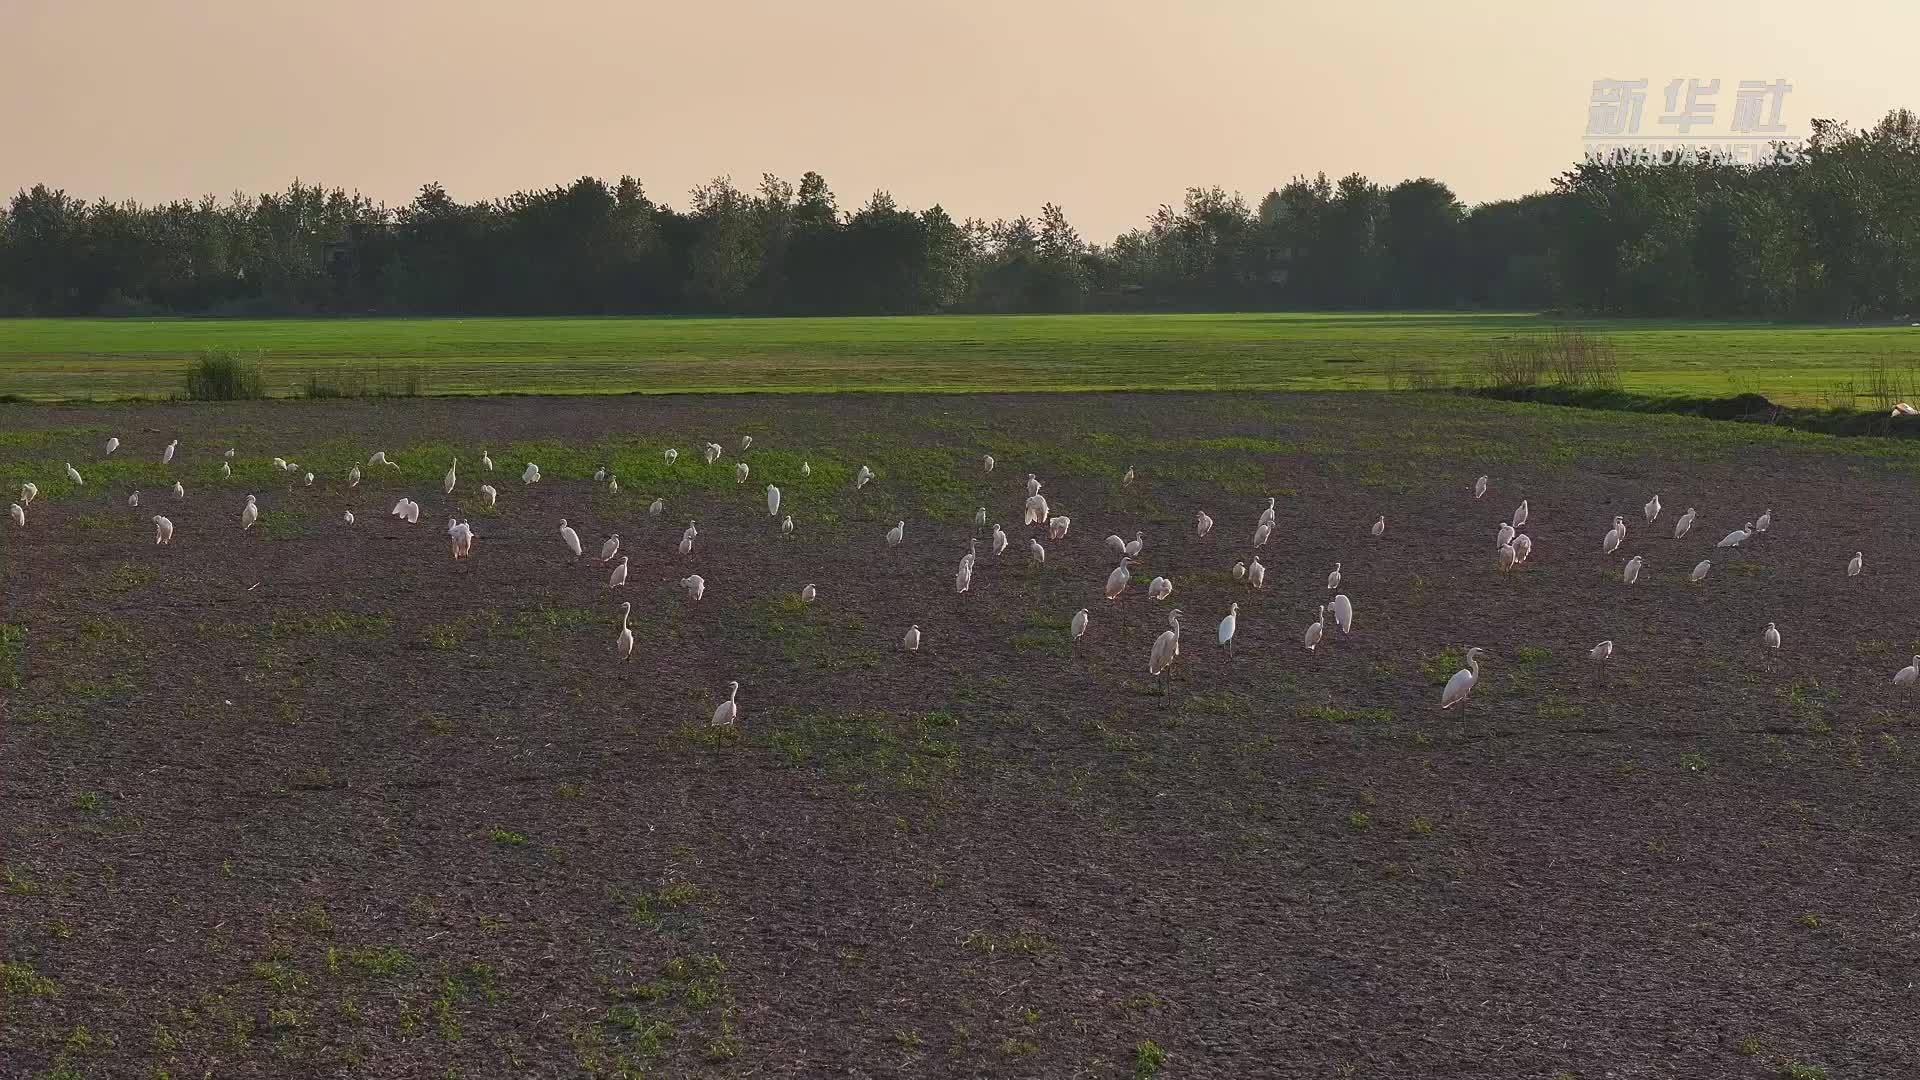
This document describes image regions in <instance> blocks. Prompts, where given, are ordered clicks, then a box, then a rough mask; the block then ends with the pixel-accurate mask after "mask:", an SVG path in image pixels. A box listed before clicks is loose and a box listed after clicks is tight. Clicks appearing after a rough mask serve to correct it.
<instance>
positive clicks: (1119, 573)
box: [1104, 557, 1133, 600]
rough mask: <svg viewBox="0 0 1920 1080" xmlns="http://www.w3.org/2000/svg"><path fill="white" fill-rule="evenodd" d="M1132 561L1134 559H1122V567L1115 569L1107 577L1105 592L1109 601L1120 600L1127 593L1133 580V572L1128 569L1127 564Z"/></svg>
mask: <svg viewBox="0 0 1920 1080" xmlns="http://www.w3.org/2000/svg"><path fill="white" fill-rule="evenodd" d="M1132 561H1133V560H1132V559H1128V558H1125V557H1122V558H1121V560H1120V565H1119V566H1116V567H1114V568H1113V572H1112V573H1110V574H1108V575H1107V584H1106V588H1105V590H1104V592H1105V594H1106V597H1107V599H1109V600H1118V599H1120V594H1121V593H1123V592H1126V591H1127V584H1128V583H1129V582H1131V581H1132V580H1133V571H1131V570H1128V569H1127V564H1128V563H1130V562H1132Z"/></svg>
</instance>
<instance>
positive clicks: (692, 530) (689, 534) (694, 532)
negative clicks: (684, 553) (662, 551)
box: [680, 519, 700, 540]
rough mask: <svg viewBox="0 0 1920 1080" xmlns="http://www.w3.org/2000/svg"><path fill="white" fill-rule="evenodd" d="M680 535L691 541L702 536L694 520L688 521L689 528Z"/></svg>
mask: <svg viewBox="0 0 1920 1080" xmlns="http://www.w3.org/2000/svg"><path fill="white" fill-rule="evenodd" d="M680 535H681V536H682V537H683V538H685V539H688V540H691V539H693V538H694V537H696V536H699V535H700V530H699V528H698V527H696V526H695V524H694V522H693V520H692V519H688V521H687V527H686V528H685V529H682V530H681V531H680Z"/></svg>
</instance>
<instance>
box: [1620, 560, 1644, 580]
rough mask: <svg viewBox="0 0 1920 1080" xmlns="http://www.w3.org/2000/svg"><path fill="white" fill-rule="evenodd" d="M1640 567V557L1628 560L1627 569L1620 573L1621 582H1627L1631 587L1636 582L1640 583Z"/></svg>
mask: <svg viewBox="0 0 1920 1080" xmlns="http://www.w3.org/2000/svg"><path fill="white" fill-rule="evenodd" d="M1640 567H1641V560H1640V556H1638V555H1635V556H1634V557H1633V558H1631V559H1628V560H1627V568H1626V569H1625V570H1623V571H1621V572H1620V580H1621V581H1624V582H1626V583H1627V584H1629V585H1631V584H1633V583H1634V582H1636V581H1639V580H1640Z"/></svg>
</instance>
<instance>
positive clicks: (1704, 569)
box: [1687, 559, 1713, 582]
mask: <svg viewBox="0 0 1920 1080" xmlns="http://www.w3.org/2000/svg"><path fill="white" fill-rule="evenodd" d="M1712 571H1713V560H1711V559H1701V560H1700V561H1699V562H1697V563H1694V564H1693V572H1692V573H1690V574H1688V575H1687V580H1688V581H1692V582H1701V581H1705V580H1707V575H1708V574H1709V573H1711V572H1712Z"/></svg>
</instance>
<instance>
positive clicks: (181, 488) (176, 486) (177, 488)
mask: <svg viewBox="0 0 1920 1080" xmlns="http://www.w3.org/2000/svg"><path fill="white" fill-rule="evenodd" d="M173 497H174V499H176V500H179V499H184V498H186V497H187V488H186V485H185V484H182V483H181V482H180V481H178V480H175V481H174V482H173Z"/></svg>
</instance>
